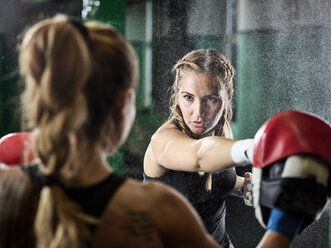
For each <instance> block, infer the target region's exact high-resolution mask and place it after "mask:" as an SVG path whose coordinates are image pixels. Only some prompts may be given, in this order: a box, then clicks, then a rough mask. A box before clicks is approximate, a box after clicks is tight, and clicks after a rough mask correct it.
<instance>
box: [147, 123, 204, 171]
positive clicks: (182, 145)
mask: <svg viewBox="0 0 331 248" xmlns="http://www.w3.org/2000/svg"><path fill="white" fill-rule="evenodd" d="M198 149H199V142H198V141H197V140H194V139H191V138H189V137H188V136H187V135H186V134H184V133H183V132H181V131H179V130H178V129H177V128H166V129H160V130H158V131H157V132H156V133H155V134H154V135H153V136H152V138H151V142H150V145H149V147H148V149H147V151H146V156H145V161H144V163H145V166H146V165H147V166H148V163H149V162H151V161H150V160H152V161H153V162H152V163H154V165H156V166H162V167H164V168H166V169H171V170H182V171H199V164H198V157H197V151H198Z"/></svg>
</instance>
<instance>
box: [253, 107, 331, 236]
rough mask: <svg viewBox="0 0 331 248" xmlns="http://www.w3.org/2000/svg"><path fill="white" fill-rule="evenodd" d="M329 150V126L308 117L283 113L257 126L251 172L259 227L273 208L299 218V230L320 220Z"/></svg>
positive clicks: (328, 188) (328, 181)
mask: <svg viewBox="0 0 331 248" xmlns="http://www.w3.org/2000/svg"><path fill="white" fill-rule="evenodd" d="M330 147H331V126H330V124H328V123H327V122H326V121H324V120H322V119H321V118H319V117H318V116H315V115H312V114H308V113H304V112H299V111H284V112H280V113H278V114H276V115H275V116H273V117H272V118H270V119H269V120H268V121H267V122H266V123H264V124H263V125H262V127H261V128H260V129H259V130H258V132H257V134H256V136H255V137H254V150H253V168H252V171H253V203H254V208H255V215H256V217H257V219H258V221H259V222H260V224H261V225H262V226H263V227H266V226H267V223H268V221H269V217H270V213H271V210H272V209H280V210H283V211H285V212H287V213H291V214H292V213H293V214H299V215H301V216H304V224H303V225H302V228H304V227H306V226H307V225H309V224H310V223H311V222H313V221H314V220H315V219H316V218H318V217H319V215H320V213H321V211H322V210H323V207H324V206H325V203H326V202H327V200H328V198H329V197H330V195H331V194H330V193H331V176H330V171H331V153H330ZM301 230H302V229H301Z"/></svg>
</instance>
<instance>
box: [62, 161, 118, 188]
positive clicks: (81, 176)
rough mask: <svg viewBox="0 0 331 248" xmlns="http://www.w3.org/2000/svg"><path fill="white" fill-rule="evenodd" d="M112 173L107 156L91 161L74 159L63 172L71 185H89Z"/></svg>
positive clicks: (67, 182)
mask: <svg viewBox="0 0 331 248" xmlns="http://www.w3.org/2000/svg"><path fill="white" fill-rule="evenodd" d="M111 173H112V169H111V168H110V166H109V165H108V163H107V161H106V157H105V156H100V157H96V158H94V159H91V160H89V161H86V160H83V159H73V160H71V163H68V164H67V165H66V166H65V167H64V168H63V170H62V171H61V174H62V176H63V178H64V180H65V181H66V184H67V185H68V186H69V185H70V186H89V185H93V184H96V183H98V182H100V181H102V180H103V179H105V178H106V177H107V176H109V174H111Z"/></svg>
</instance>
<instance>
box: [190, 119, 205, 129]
mask: <svg viewBox="0 0 331 248" xmlns="http://www.w3.org/2000/svg"><path fill="white" fill-rule="evenodd" d="M192 123H193V125H194V126H195V127H198V128H201V127H203V125H204V123H203V122H202V121H193V122H192Z"/></svg>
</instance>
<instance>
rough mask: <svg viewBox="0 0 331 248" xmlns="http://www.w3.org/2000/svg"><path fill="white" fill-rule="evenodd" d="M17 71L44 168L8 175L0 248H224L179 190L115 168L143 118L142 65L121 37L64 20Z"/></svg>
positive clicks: (2, 174)
mask: <svg viewBox="0 0 331 248" xmlns="http://www.w3.org/2000/svg"><path fill="white" fill-rule="evenodd" d="M19 62H20V69H21V72H22V75H23V76H24V78H25V81H26V90H25V93H24V98H23V100H24V105H23V106H24V110H25V114H26V117H27V120H28V122H29V124H30V126H31V129H32V130H33V141H34V142H33V144H34V145H33V149H34V152H35V155H36V156H37V158H38V159H37V160H36V161H37V162H36V163H34V164H28V165H24V166H20V167H11V168H10V169H3V168H0V247H6V248H9V247H40V248H56V247H61V248H81V247H127V248H130V247H134V248H136V247H154V248H157V247H169V248H170V247H193V248H194V247H207V248H209V247H210V248H211V247H219V246H218V245H217V243H216V242H215V241H214V240H213V239H212V238H211V236H210V235H209V234H207V233H206V231H205V229H204V227H203V224H202V222H201V220H200V219H199V218H198V217H197V216H198V215H197V214H196V212H195V210H194V209H193V208H192V207H191V206H190V205H189V203H188V201H186V199H185V198H183V197H182V196H181V195H180V194H178V193H177V192H176V191H175V190H173V189H171V188H170V187H166V186H164V185H163V184H160V183H157V182H149V183H146V184H143V183H141V182H138V181H135V180H131V179H125V178H123V177H121V176H119V175H117V174H116V173H114V172H113V171H112V169H111V167H109V165H108V164H107V161H106V157H107V155H110V154H112V153H114V152H115V151H116V150H117V148H118V147H119V146H120V144H121V143H122V142H123V141H124V140H125V138H126V137H127V135H128V133H129V130H130V128H131V125H132V123H133V120H134V117H135V111H136V109H135V89H136V86H137V58H136V55H135V53H134V51H133V49H132V48H131V46H130V45H129V44H128V43H127V42H126V41H125V40H124V39H123V38H122V37H121V36H120V35H118V34H117V33H116V32H115V31H114V30H113V29H112V28H111V27H109V26H106V25H104V24H101V23H98V22H87V23H85V24H84V23H81V22H79V21H76V20H72V19H70V18H68V17H66V16H64V15H57V16H55V17H53V18H50V19H46V20H43V21H40V22H38V23H37V24H35V25H34V26H32V27H31V28H30V29H29V30H28V31H27V33H26V34H25V36H24V39H23V42H22V45H21V48H20V56H19ZM156 205H157V207H155V206H156Z"/></svg>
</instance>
